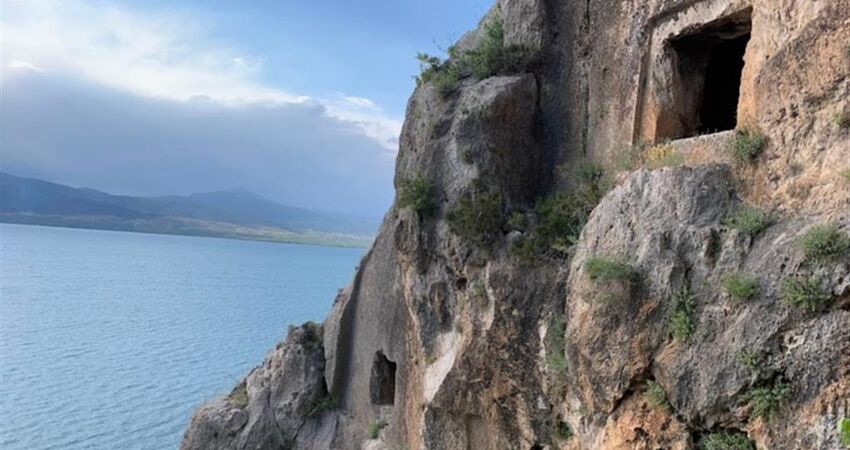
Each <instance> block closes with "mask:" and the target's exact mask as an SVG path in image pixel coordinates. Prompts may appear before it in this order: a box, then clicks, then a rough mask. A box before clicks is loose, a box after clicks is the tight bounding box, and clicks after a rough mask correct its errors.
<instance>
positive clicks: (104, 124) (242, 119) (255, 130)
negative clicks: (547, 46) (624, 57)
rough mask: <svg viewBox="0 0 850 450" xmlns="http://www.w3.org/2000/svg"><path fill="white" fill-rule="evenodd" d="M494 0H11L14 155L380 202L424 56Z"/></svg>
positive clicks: (336, 200) (1, 2)
mask: <svg viewBox="0 0 850 450" xmlns="http://www.w3.org/2000/svg"><path fill="white" fill-rule="evenodd" d="M490 4H491V2H490V1H489V0H429V1H422V0H359V1H352V0H311V1H304V0H277V1H273V0H257V1H240V0H229V1H225V0H197V1H185V2H177V1H173V0H171V1H165V0H144V1H143V0H123V1H117V0H113V1H99V0H0V9H2V10H0V41H1V42H2V52H0V69H2V71H0V83H2V99H0V114H2V117H0V157H2V161H0V162H1V163H2V164H1V165H2V170H4V171H8V172H10V173H13V174H15V175H21V176H32V177H38V178H45V179H48V180H51V181H55V182H59V183H65V184H70V185H73V186H86V187H92V188H96V189H101V190H105V191H108V192H112V193H120V194H130V195H168V194H189V193H195V192H205V191H212V190H221V189H237V188H242V189H248V190H251V191H254V192H257V193H260V194H262V195H265V196H267V197H269V198H271V199H274V200H277V201H279V202H282V203H286V204H290V205H294V206H302V207H310V208H315V209H324V210H334V211H341V212H347V213H353V214H358V215H367V216H380V215H381V214H382V213H383V212H384V210H385V209H386V208H387V206H388V205H389V204H390V202H391V199H392V195H393V194H392V171H393V166H394V158H395V154H396V152H397V143H398V134H399V131H400V129H401V123H402V120H403V115H404V108H405V104H406V102H407V97H408V96H409V95H410V93H411V92H412V90H413V86H414V82H413V76H414V75H415V74H416V73H417V72H418V63H417V62H416V61H415V59H414V56H415V55H416V53H417V52H418V51H427V52H430V53H439V51H440V50H439V49H440V48H446V47H448V45H450V44H451V43H452V42H453V41H454V40H455V39H457V38H458V37H460V36H461V35H462V33H463V32H464V31H466V30H468V29H470V28H472V27H473V26H474V25H475V23H476V22H477V21H478V19H479V18H480V17H481V16H482V15H483V14H484V12H485V11H486V9H487V8H489V6H490Z"/></svg>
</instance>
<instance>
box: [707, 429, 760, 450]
mask: <svg viewBox="0 0 850 450" xmlns="http://www.w3.org/2000/svg"><path fill="white" fill-rule="evenodd" d="M698 448H699V450H756V446H755V444H753V441H751V440H749V438H747V435H746V434H744V433H733V432H728V431H721V432H717V433H709V434H706V435H705V436H703V437H702V438H701V439H700V440H699V444H698Z"/></svg>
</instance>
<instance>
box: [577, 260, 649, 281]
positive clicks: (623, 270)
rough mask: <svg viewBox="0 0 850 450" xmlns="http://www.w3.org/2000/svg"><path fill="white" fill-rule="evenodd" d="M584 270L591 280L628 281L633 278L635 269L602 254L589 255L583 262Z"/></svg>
mask: <svg viewBox="0 0 850 450" xmlns="http://www.w3.org/2000/svg"><path fill="white" fill-rule="evenodd" d="M584 270H585V272H587V276H589V277H590V279H591V280H599V281H630V280H633V279H634V278H635V274H636V272H635V269H634V268H633V267H632V266H630V265H628V264H626V263H624V262H622V261H618V260H615V259H611V258H606V257H604V256H591V257H590V258H588V260H587V262H585V263H584Z"/></svg>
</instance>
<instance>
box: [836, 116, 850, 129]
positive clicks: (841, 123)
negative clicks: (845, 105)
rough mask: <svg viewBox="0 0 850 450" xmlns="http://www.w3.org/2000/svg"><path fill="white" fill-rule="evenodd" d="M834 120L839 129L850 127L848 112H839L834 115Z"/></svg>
mask: <svg viewBox="0 0 850 450" xmlns="http://www.w3.org/2000/svg"><path fill="white" fill-rule="evenodd" d="M832 122H833V123H834V124H835V128H837V129H839V130H846V129H848V128H850V114H848V113H846V112H837V113H835V115H834V116H832Z"/></svg>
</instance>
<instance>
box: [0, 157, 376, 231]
mask: <svg viewBox="0 0 850 450" xmlns="http://www.w3.org/2000/svg"><path fill="white" fill-rule="evenodd" d="M0 220H2V221H4V222H17V223H32V224H43V225H58V226H72V227H81V228H98V229H114V230H127V231H142V232H156V233H172V234H197V235H207V236H209V235H213V236H223V237H237V238H246V239H262V240H281V241H296V242H313V241H316V242H315V243H327V242H328V239H331V240H333V241H334V242H332V243H336V244H339V243H341V242H336V240H338V239H340V238H343V237H344V238H346V239H348V238H350V239H354V240H355V241H356V243H357V244H358V245H359V244H361V243H363V242H367V241H368V240H369V239H371V237H372V236H373V235H374V233H375V230H376V229H377V227H378V220H377V219H370V218H363V217H355V216H350V215H344V214H337V213H331V212H323V211H313V210H309V209H303V208H295V207H291V206H286V205H281V204H279V203H276V202H273V201H271V200H269V199H266V198H264V197H262V196H260V195H257V194H254V193H252V192H248V191H244V190H236V191H217V192H208V193H202V194H194V195H189V196H167V197H131V196H124V195H111V194H108V193H105V192H101V191H97V190H94V189H88V188H73V187H69V186H64V185H61V184H57V183H51V182H48V181H44V180H39V179H35V178H23V177H18V176H14V175H11V174H8V173H3V172H0Z"/></svg>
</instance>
